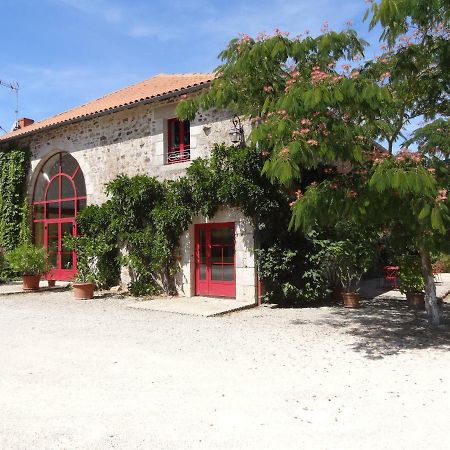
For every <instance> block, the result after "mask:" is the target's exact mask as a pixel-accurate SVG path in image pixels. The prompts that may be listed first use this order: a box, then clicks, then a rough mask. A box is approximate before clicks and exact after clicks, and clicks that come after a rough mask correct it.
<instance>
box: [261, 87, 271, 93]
mask: <svg viewBox="0 0 450 450" xmlns="http://www.w3.org/2000/svg"><path fill="white" fill-rule="evenodd" d="M263 91H264V92H266V93H269V92H273V87H272V86H264V87H263Z"/></svg>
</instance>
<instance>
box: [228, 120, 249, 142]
mask: <svg viewBox="0 0 450 450" xmlns="http://www.w3.org/2000/svg"><path fill="white" fill-rule="evenodd" d="M231 122H232V123H233V127H232V128H231V130H230V132H229V135H230V139H231V142H232V143H233V144H239V146H240V147H243V146H244V145H245V137H244V127H243V126H242V124H241V119H239V117H238V116H234V117H233V120H232V121H231Z"/></svg>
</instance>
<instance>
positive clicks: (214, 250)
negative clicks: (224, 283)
mask: <svg viewBox="0 0 450 450" xmlns="http://www.w3.org/2000/svg"><path fill="white" fill-rule="evenodd" d="M211 262H212V263H221V262H222V247H211Z"/></svg>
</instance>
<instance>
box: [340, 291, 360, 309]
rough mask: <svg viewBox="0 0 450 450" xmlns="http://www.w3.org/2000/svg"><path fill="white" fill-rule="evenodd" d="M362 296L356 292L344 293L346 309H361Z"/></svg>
mask: <svg viewBox="0 0 450 450" xmlns="http://www.w3.org/2000/svg"><path fill="white" fill-rule="evenodd" d="M360 299H361V295H360V294H358V293H356V292H343V293H342V300H343V301H344V308H359V300H360Z"/></svg>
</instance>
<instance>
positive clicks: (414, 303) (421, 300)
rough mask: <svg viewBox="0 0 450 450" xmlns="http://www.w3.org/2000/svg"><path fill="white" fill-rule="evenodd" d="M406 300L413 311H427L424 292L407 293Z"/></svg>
mask: <svg viewBox="0 0 450 450" xmlns="http://www.w3.org/2000/svg"><path fill="white" fill-rule="evenodd" d="M406 300H408V306H409V307H410V308H412V309H420V310H423V309H425V294H424V293H423V292H407V293H406Z"/></svg>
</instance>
